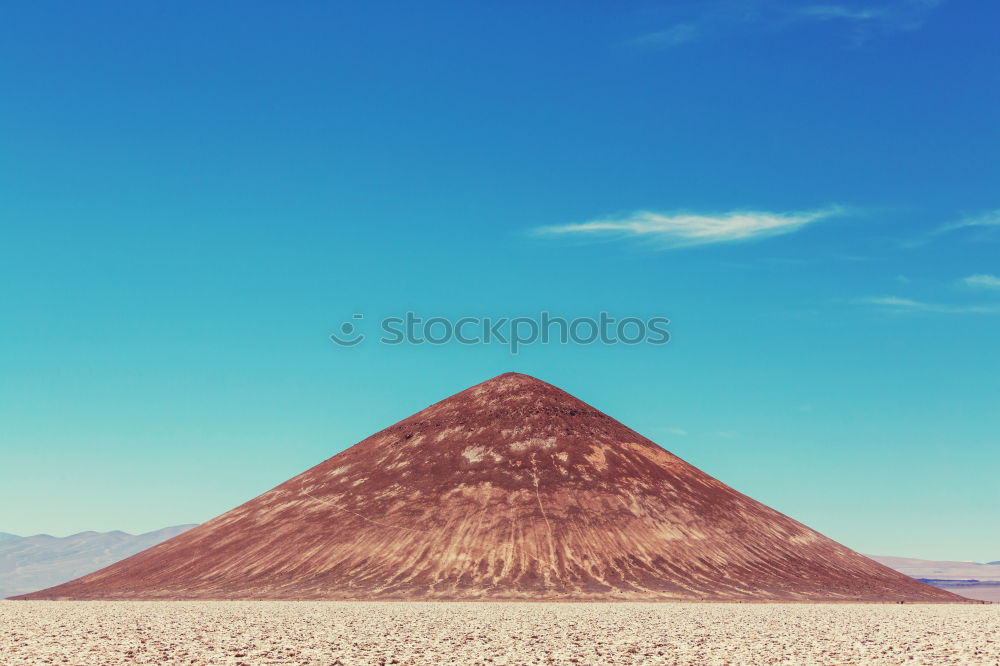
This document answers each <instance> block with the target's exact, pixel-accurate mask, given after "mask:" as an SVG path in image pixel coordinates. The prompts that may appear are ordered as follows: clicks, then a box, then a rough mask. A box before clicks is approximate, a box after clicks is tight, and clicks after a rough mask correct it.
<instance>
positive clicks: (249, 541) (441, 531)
mask: <svg viewBox="0 0 1000 666" xmlns="http://www.w3.org/2000/svg"><path fill="white" fill-rule="evenodd" d="M22 598H30V599H58V598H69V599H600V600H608V599H616V600H620V599H635V600H639V599H645V600H670V599H710V600H865V601H903V600H905V601H960V600H962V598H961V597H958V596H956V595H954V594H951V593H949V592H946V591H944V590H938V589H936V588H933V587H930V586H927V585H924V584H922V583H919V582H917V581H916V580H913V579H911V578H908V577H906V576H903V575H902V574H899V573H896V572H895V571H892V570H891V569H889V568H887V567H884V566H882V565H880V564H878V563H876V562H874V561H872V560H870V559H868V558H866V557H864V556H862V555H859V554H858V553H855V552H854V551H852V550H849V549H848V548H845V547H844V546H841V545H840V544H837V543H835V542H834V541H831V540H830V539H828V538H826V537H824V536H823V535H821V534H818V533H817V532H814V531H813V530H811V529H809V528H808V527H806V526H805V525H802V524H801V523H798V522H796V521H794V520H792V519H790V518H788V517H787V516H784V515H782V514H780V513H778V512H777V511H774V510H773V509H770V508H768V507H766V506H764V505H763V504H760V503H758V502H755V501H754V500H752V499H750V498H749V497H746V496H745V495H742V494H740V493H738V492H736V491H735V490H733V489H732V488H730V487H729V486H727V485H725V484H724V483H721V482H720V481H717V480H716V479H714V478H712V477H710V476H708V475H707V474H705V473H703V472H701V471H699V470H698V469H696V468H694V467H692V466H691V465H689V464H687V463H686V462H684V461H683V460H681V459H680V458H677V457H676V456H674V455H672V454H670V453H668V452H667V451H665V450H663V449H662V448H660V447H659V446H657V445H656V444H654V443H653V442H651V441H649V440H647V439H646V438H644V437H642V436H641V435H639V434H637V433H636V432H634V431H632V430H630V429H629V428H627V427H625V426H624V425H622V424H621V423H618V422H617V421H615V420H614V419H612V418H611V417H609V416H607V415H605V414H603V413H601V412H599V411H598V410H596V409H594V408H593V407H590V406H589V405H587V404H585V403H583V402H581V401H580V400H577V399H576V398H574V397H573V396H571V395H569V394H567V393H565V392H564V391H561V390H560V389H558V388H556V387H554V386H551V385H549V384H546V383H545V382H542V381H539V380H537V379H534V378H532V377H528V376H526V375H521V374H515V373H509V374H505V375H500V376H499V377H495V378H493V379H491V380H489V381H487V382H484V383H482V384H479V385H477V386H473V387H472V388H470V389H467V390H465V391H462V392H461V393H458V394H456V395H454V396H452V397H450V398H448V399H446V400H443V401H441V402H439V403H437V404H434V405H432V406H430V407H428V408H427V409H424V410H423V411H421V412H418V413H417V414H414V415H413V416H411V417H409V418H407V419H405V420H403V421H400V422H399V423H397V424H396V425H393V426H391V427H389V428H386V429H385V430H383V431H381V432H379V433H377V434H375V435H372V436H371V437H369V438H367V439H365V440H364V441H362V442H360V443H358V444H356V445H355V446H352V447H351V448H349V449H347V450H346V451H344V452H342V453H339V454H337V455H336V456H334V457H332V458H330V459H329V460H327V461H325V462H323V463H320V464H319V465H317V466H316V467H313V468H312V469H310V470H308V471H306V472H304V473H302V474H300V475H299V476H296V477H295V478H293V479H291V480H289V481H287V482H285V483H283V484H281V485H280V486H278V487H276V488H274V489H273V490H270V491H268V492H266V493H264V494H263V495H261V496H259V497H257V498H256V499H253V500H251V501H249V502H247V503H246V504H243V505H242V506H239V507H237V508H235V509H233V510H232V511H229V512H228V513H225V514H223V515H221V516H219V517H218V518H215V519H213V520H210V521H208V522H207V523H204V524H203V525H200V526H199V527H196V528H194V529H192V530H189V531H187V532H185V533H184V534H181V535H179V536H177V537H174V538H173V539H170V540H169V541H166V542H164V543H162V544H159V545H157V546H154V547H153V548H150V549H148V550H146V551H143V552H141V553H139V554H137V555H134V556H132V557H130V558H128V559H126V560H123V561H121V562H119V563H117V564H114V565H112V566H109V567H107V568H105V569H102V570H100V571H98V572H95V573H92V574H90V575H87V576H84V577H82V578H79V579H77V580H74V581H71V582H68V583H65V584H63V585H59V586H57V587H53V588H50V589H48V590H43V591H41V592H36V593H34V594H29V595H25V597H22Z"/></svg>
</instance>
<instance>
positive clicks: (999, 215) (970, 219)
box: [938, 208, 1000, 232]
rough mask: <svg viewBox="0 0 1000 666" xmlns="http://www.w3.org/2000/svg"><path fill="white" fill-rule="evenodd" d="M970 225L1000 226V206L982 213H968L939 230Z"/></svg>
mask: <svg viewBox="0 0 1000 666" xmlns="http://www.w3.org/2000/svg"><path fill="white" fill-rule="evenodd" d="M970 227H1000V208H997V209H995V210H991V211H988V212H986V213H982V214H980V215H967V216H966V217H963V218H962V219H960V220H958V221H957V222H952V223H951V224H946V225H944V226H943V227H941V228H940V229H939V230H938V231H939V232H946V231H954V230H956V229H968V228H970Z"/></svg>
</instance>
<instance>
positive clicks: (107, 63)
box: [0, 0, 1000, 560]
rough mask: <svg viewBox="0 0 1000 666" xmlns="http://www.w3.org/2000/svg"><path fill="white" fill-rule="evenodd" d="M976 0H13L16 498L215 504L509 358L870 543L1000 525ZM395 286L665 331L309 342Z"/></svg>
mask: <svg viewBox="0 0 1000 666" xmlns="http://www.w3.org/2000/svg"><path fill="white" fill-rule="evenodd" d="M998 19H1000V10H998V8H997V5H996V3H995V2H992V1H986V0H982V1H969V2H959V1H958V0H940V1H934V0H922V1H921V0H881V1H880V0H872V1H871V2H839V1H837V0H834V1H833V2H830V3H822V2H815V3H814V2H778V1H765V0H732V1H730V0H720V1H709V0H699V1H697V2H688V3H685V2H634V3H579V2H573V3H570V2H548V3H487V4H483V3H458V2H455V3H438V2H420V3H329V2H296V3H281V4H276V3H253V2H198V3H195V2H175V3H153V2H96V1H95V2H87V3H79V2H46V1H38V2H31V3H17V4H16V5H11V4H8V5H6V6H5V7H4V8H3V9H2V10H0V86H2V89H3V90H4V94H3V95H2V97H0V128H2V149H0V231H2V233H0V313H2V315H0V316H2V320H0V321H2V323H0V447H2V461H0V462H2V464H0V531H6V532H13V533H18V534H31V533H36V532H48V533H53V534H57V535H63V534H68V533H72V532H76V531H81V530H85V529H96V530H110V529H123V530H127V531H133V532H135V531H146V530H152V529H156V528H160V527H163V526H165V525H170V524H178V523H186V522H199V521H203V520H206V519H208V518H211V517H213V516H215V515H217V514H219V513H221V512H223V511H225V510H227V509H229V508H231V507H233V506H235V505H237V504H239V503H241V502H243V501H245V500H247V499H249V498H251V497H253V496H255V495H257V494H259V493H261V492H263V491H265V490H267V489H268V488H270V487H272V486H274V485H276V484H278V483H280V482H281V481H284V480H285V479H287V478H289V477H291V476H293V475H294V474H296V473H298V472H300V471H303V470H304V469H306V468H307V467H309V466H311V465H313V464H315V463H317V462H319V461H321V460H323V459H325V458H327V457H329V456H331V455H333V454H335V453H337V452H338V451H340V450H342V449H344V448H346V447H347V446H350V445H351V444H353V443H355V442H356V441H358V440H360V439H362V438H363V437H365V436H367V435H369V434H371V433H372V432H375V431H377V430H379V429H381V428H383V427H385V426H388V425H390V424H392V423H394V422H395V421H397V420H399V419H401V418H403V417H405V416H407V415H409V414H410V413H412V412H414V411H416V410H418V409H420V408H422V407H424V406H426V405H427V404H429V403H431V402H434V401H436V400H438V399H441V398H443V397H445V396H447V395H449V394H451V393H454V392H456V391H458V390H460V389H462V388H465V387H466V386H469V385H471V384H474V383H477V382H479V381H482V380H484V379H486V378H488V377H491V376H493V375H496V374H498V373H501V372H504V371H508V370H517V371H521V372H526V373H529V374H532V375H535V376H538V377H540V378H542V379H545V380H547V381H549V382H552V383H554V384H556V385H558V386H561V387H562V388H564V389H566V390H568V391H570V392H571V393H574V394H576V395H577V396H578V397H580V398H582V399H584V400H586V401H588V402H590V403H591V404H593V405H594V406H596V407H598V408H599V409H602V410H604V411H606V412H608V413H609V414H611V415H612V416H614V417H616V418H618V419H619V420H621V421H623V422H625V423H626V424H628V425H630V426H632V427H634V428H635V429H637V430H638V431H640V432H641V433H643V434H645V435H647V436H649V437H650V438H652V439H654V440H655V441H657V442H659V443H661V444H662V445H663V446H664V447H666V448H667V449H669V450H671V451H673V452H674V453H677V454H678V455H680V456H682V457H683V458H685V459H687V460H688V461H690V462H692V463H693V464H695V465H697V466H699V467H701V468H702V469H704V470H706V471H707V472H709V473H711V474H713V475H715V476H717V477H718V478H720V479H722V480H723V481H725V482H727V483H729V484H730V485H732V486H734V487H735V488H737V489H738V490H740V491H742V492H745V493H747V494H749V495H751V496H752V497H754V498H756V499H758V500H761V501H763V502H765V503H767V504H769V505H771V506H773V507H775V508H777V509H778V510H780V511H783V512H785V513H787V514H789V515H791V516H793V517H794V518H796V519H798V520H801V521H802V522H804V523H806V524H808V525H810V526H812V527H814V528H816V529H818V530H820V531H822V532H824V533H826V534H828V535H829V536H831V537H833V538H835V539H837V540H839V541H841V542H843V543H845V544H847V545H848V546H851V547H853V548H856V549H859V550H861V551H863V552H869V553H882V554H893V555H901V556H912V557H928V558H949V559H974V560H996V559H1000V529H997V527H998V516H1000V492H998V483H997V478H998V476H1000V446H998V444H1000V434H998V433H1000V357H998V353H997V340H1000V278H998V277H997V276H998V275H1000V187H998V185H1000V167H998V166H997V165H998V160H997V158H998V156H1000V131H998V127H1000V124H998V122H997V118H1000V80H998V79H1000V52H998V51H997V49H996V25H997V21H998ZM733 213H742V216H741V217H733V216H732V215H731V214H733ZM593 222H598V224H589V225H588V224H587V223H593ZM407 310H413V311H416V312H419V313H421V314H424V315H442V316H451V317H458V316H461V315H466V314H470V315H491V316H517V315H534V314H537V313H538V312H539V311H540V310H550V311H552V312H554V313H557V314H562V315H564V316H580V315H595V314H597V313H598V312H600V311H601V310H606V311H608V312H610V313H612V314H613V315H616V316H619V317H621V316H628V315H638V316H643V317H648V316H667V317H669V318H670V319H671V320H672V324H671V326H670V330H671V333H672V335H673V339H672V341H671V343H670V344H668V345H665V346H660V347H656V346H648V345H640V346H633V347H624V346H616V347H615V346H600V345H590V346H558V345H549V346H534V347H529V348H527V349H525V350H524V351H523V352H522V353H521V354H519V355H518V356H516V357H514V356H511V355H510V354H509V353H508V351H507V349H506V348H504V347H502V346H473V347H462V346H458V345H445V346H441V347H429V346H426V345H425V346H419V347H418V346H397V347H386V346H382V345H378V344H374V343H371V344H370V343H369V342H366V343H365V344H362V345H360V346H358V347H356V348H351V349H345V348H340V347H337V346H335V345H333V344H332V343H331V342H330V341H329V340H328V339H327V336H328V335H329V334H330V333H332V332H334V331H336V330H337V327H338V326H339V324H340V323H341V322H342V321H344V320H345V319H348V318H349V317H350V316H351V314H352V313H356V312H363V313H365V314H366V315H367V317H368V318H369V319H368V321H370V320H373V319H376V318H378V317H380V316H385V315H393V314H399V313H402V312H405V311H407Z"/></svg>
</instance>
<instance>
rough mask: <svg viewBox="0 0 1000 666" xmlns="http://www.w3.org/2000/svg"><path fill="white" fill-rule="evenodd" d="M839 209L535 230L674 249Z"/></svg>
mask: <svg viewBox="0 0 1000 666" xmlns="http://www.w3.org/2000/svg"><path fill="white" fill-rule="evenodd" d="M840 212H842V209H841V208H838V207H833V208H825V209H821V210H813V211H805V212H796V213H772V212H766V211H734V212H729V213H723V214H717V215H700V214H693V213H655V212H652V211H637V212H635V213H632V214H630V215H626V216H624V217H612V218H602V219H597V220H591V221H588V222H581V223H577V224H563V225H557V226H548V227H539V228H537V229H535V233H536V234H538V235H544V236H556V237H558V236H562V237H569V236H575V237H604V238H608V237H610V238H645V239H649V240H652V241H655V242H656V243H657V244H658V245H659V246H660V247H663V248H677V247H689V246H693V245H707V244H710V243H733V242H740V241H749V240H755V239H758V238H766V237H768V236H778V235H782V234H788V233H792V232H793V231H798V230H799V229H801V228H803V227H805V226H806V225H809V224H812V223H814V222H818V221H819V220H822V219H824V218H828V217H830V216H832V215H836V214H838V213H840Z"/></svg>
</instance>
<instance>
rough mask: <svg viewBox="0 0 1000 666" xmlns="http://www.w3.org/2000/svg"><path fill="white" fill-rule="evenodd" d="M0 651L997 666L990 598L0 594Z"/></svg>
mask: <svg viewBox="0 0 1000 666" xmlns="http://www.w3.org/2000/svg"><path fill="white" fill-rule="evenodd" d="M0 663H2V664H4V666H20V665H28V664H30V665H32V666H36V665H38V664H75V665H81V666H83V665H91V664H92V665H95V666H97V665H100V666H110V665H114V664H194V665H197V664H228V665H231V666H236V665H239V664H242V665H252V666H257V665H258V664H262V665H263V664H303V665H304V664H310V665H316V666H319V665H323V666H328V665H335V664H344V665H348V664H976V665H983V664H1000V606H998V605H965V604H739V603H633V602H622V603H544V602H543V603H525V602H398V603H397V602H329V601H302V602H295V601H245V602H243V601H219V602H216V601H191V602H185V601H150V602H143V601H10V602H0Z"/></svg>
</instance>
